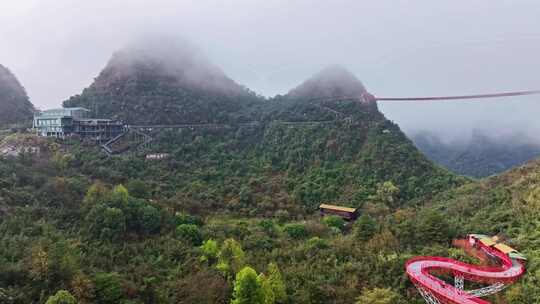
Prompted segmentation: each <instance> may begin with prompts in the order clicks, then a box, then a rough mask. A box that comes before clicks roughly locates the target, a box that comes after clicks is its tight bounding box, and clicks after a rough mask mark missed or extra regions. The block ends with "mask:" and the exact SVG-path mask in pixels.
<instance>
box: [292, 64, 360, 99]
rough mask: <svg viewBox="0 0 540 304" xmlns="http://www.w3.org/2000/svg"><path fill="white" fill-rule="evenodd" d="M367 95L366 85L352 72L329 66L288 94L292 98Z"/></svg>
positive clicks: (337, 66) (336, 66) (340, 67)
mask: <svg viewBox="0 0 540 304" xmlns="http://www.w3.org/2000/svg"><path fill="white" fill-rule="evenodd" d="M364 93H366V89H365V88H364V85H363V84H362V82H360V80H358V78H356V77H355V76H354V74H352V73H351V72H350V71H348V70H347V69H345V68H344V67H342V66H339V65H332V66H329V67H327V68H325V69H323V70H322V71H320V72H319V73H317V74H315V75H313V76H312V77H311V78H309V79H308V80H306V81H305V82H303V83H302V84H301V85H299V86H298V87H296V88H294V89H292V90H290V91H289V93H288V94H287V95H288V96H292V97H305V98H324V97H358V96H360V95H362V94H364Z"/></svg>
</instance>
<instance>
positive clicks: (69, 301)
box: [45, 290, 77, 304]
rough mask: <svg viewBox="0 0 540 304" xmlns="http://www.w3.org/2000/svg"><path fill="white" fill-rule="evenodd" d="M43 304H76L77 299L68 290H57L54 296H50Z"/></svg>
mask: <svg viewBox="0 0 540 304" xmlns="http://www.w3.org/2000/svg"><path fill="white" fill-rule="evenodd" d="M45 304H77V300H76V299H75V297H73V296H72V295H71V294H70V293H69V291H66V290H59V291H58V292H57V293H56V294H55V295H54V296H50V297H49V299H48V300H47V302H45Z"/></svg>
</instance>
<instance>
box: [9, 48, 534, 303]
mask: <svg viewBox="0 0 540 304" xmlns="http://www.w3.org/2000/svg"><path fill="white" fill-rule="evenodd" d="M159 58H161V57H159ZM114 60H115V59H113V61H114ZM138 60H139V59H138ZM179 60H180V61H181V59H179ZM137 62H138V63H137V64H136V65H132V64H131V61H130V63H129V64H128V65H127V66H128V67H129V68H127V69H126V70H122V73H119V74H116V73H117V72H116V71H115V69H109V70H107V69H108V68H109V67H110V66H111V64H109V66H108V68H106V69H105V71H104V72H103V73H101V76H100V77H102V76H103V75H107V78H108V79H113V80H114V81H113V82H111V83H108V82H106V85H103V86H101V85H98V83H100V81H98V80H96V82H95V83H94V84H93V85H92V86H91V87H90V88H88V89H86V90H85V92H83V93H82V94H81V95H80V96H77V97H74V98H72V99H71V100H69V101H66V105H70V106H86V107H88V108H90V109H92V110H94V111H97V112H98V113H105V114H103V115H107V116H109V115H110V116H114V117H116V118H122V119H126V120H127V121H130V122H132V123H151V124H155V123H159V124H173V123H174V124H177V123H188V122H189V123H198V124H206V123H211V126H210V127H209V128H205V127H196V128H182V129H170V130H167V129H159V130H158V129H152V130H148V131H147V134H148V136H152V137H153V138H154V141H153V142H152V145H150V146H147V147H140V148H139V149H132V150H129V151H128V152H127V153H124V154H120V155H113V156H111V157H108V156H107V155H106V154H104V153H102V152H101V151H100V150H99V149H98V148H97V147H92V146H87V145H83V144H81V143H79V142H77V141H75V140H73V141H69V140H68V141H63V142H55V141H53V140H46V139H36V138H35V137H33V136H31V135H21V134H11V135H0V136H3V138H0V141H1V142H0V145H11V146H17V147H18V146H21V145H25V144H26V145H32V146H36V145H37V146H39V153H26V152H22V153H21V154H20V155H19V156H17V157H1V156H0V242H1V243H0V303H47V304H55V303H234V304H244V303H252V304H259V303H260V304H263V303H265V304H271V303H295V304H296V303H362V304H363V303H382V304H390V303H392V304H394V303H396V304H405V303H416V304H419V303H422V301H423V300H422V299H421V297H420V296H419V295H418V293H417V292H416V289H415V288H414V286H412V284H411V283H410V282H409V280H408V279H407V278H406V276H405V274H404V263H405V261H406V260H407V259H408V258H410V257H412V256H416V255H438V256H452V257H456V258H465V254H464V253H463V252H462V251H459V250H457V249H450V248H451V245H450V244H451V241H452V239H453V238H456V237H459V236H463V235H465V234H466V233H471V232H477V233H488V234H496V233H503V234H505V235H507V236H509V237H513V238H517V239H516V242H517V243H516V245H518V246H516V247H518V248H519V249H523V250H524V251H525V252H526V253H527V254H530V255H531V261H530V264H531V267H530V269H532V270H533V271H535V269H536V267H537V266H536V261H535V259H534V256H535V251H534V250H535V249H534V248H535V247H534V245H535V243H534V242H535V241H534V238H532V237H529V236H528V234H527V233H531V235H532V236H534V231H536V230H534V229H536V228H535V227H536V226H530V227H529V226H528V225H529V224H528V223H530V221H529V220H528V218H525V217H524V216H528V214H533V213H531V212H532V211H531V210H535V209H534V208H536V207H535V206H536V205H537V203H530V204H529V203H526V204H525V203H522V200H521V198H522V197H523V198H527V199H528V198H529V197H530V201H531V202H536V201H537V199H538V196H537V195H536V194H534V193H536V192H532V189H533V188H532V187H533V186H532V185H535V184H538V182H537V181H536V180H535V179H534V178H532V176H536V174H537V173H536V172H539V170H538V169H537V168H536V167H535V166H531V167H530V168H528V169H524V170H525V171H523V174H522V175H520V176H529V175H530V176H531V177H530V178H528V179H527V182H524V183H522V179H519V178H517V176H516V174H515V173H510V174H509V175H508V176H507V177H504V176H503V177H500V178H498V179H492V180H488V181H483V182H473V181H470V180H468V179H465V178H462V177H458V176H456V175H454V174H451V173H449V172H448V171H446V170H444V169H442V168H439V167H437V166H436V165H434V164H433V163H431V162H430V161H429V160H428V159H427V158H425V157H424V156H423V155H422V154H421V153H420V152H419V151H418V150H417V149H416V148H415V146H414V145H413V143H412V142H411V141H410V140H409V139H407V137H406V136H405V135H404V134H403V133H402V132H401V130H400V129H399V127H398V126H397V125H396V124H394V123H392V122H390V121H388V120H387V119H386V118H385V117H384V116H383V114H381V113H380V111H379V110H378V108H377V104H376V103H372V102H359V101H357V100H347V99H342V100H336V99H331V100H330V99H324V98H321V97H333V96H336V94H339V95H340V94H343V95H342V96H344V95H349V94H354V95H361V94H363V93H364V92H365V88H364V87H363V85H362V84H361V83H360V81H358V79H356V77H354V76H353V75H352V74H350V73H349V72H347V71H346V70H344V69H342V68H339V67H331V68H329V69H326V70H324V71H322V72H321V73H319V74H317V75H315V76H313V77H312V78H310V79H308V80H307V81H306V82H305V83H303V84H301V85H300V86H299V87H297V88H295V89H293V90H291V91H290V93H288V94H286V95H284V96H277V97H275V98H272V99H268V100H265V99H262V98H259V97H257V96H256V95H255V94H252V93H250V92H249V91H248V90H246V89H241V87H238V86H237V85H236V84H234V83H231V82H228V81H225V82H222V81H221V80H223V79H227V78H223V77H226V76H223V77H220V78H219V79H221V80H219V81H217V82H219V83H220V85H211V88H210V89H208V88H203V87H197V86H196V85H195V84H193V83H190V82H183V81H181V80H179V79H177V78H176V76H174V77H172V78H168V77H164V76H163V77H162V76H157V77H153V76H149V75H152V74H157V75H163V73H162V72H163V66H162V67H159V68H155V66H154V62H155V58H154V59H151V60H149V61H147V60H142V61H140V62H139V61H137ZM189 62H191V60H189ZM147 64H148V65H147ZM140 69H142V70H143V71H144V72H140V71H141V70H140ZM148 69H149V70H151V71H152V72H151V73H149V74H146V71H147V70H148ZM109 73H110V74H109ZM141 73H142V74H141ZM175 73H176V72H175ZM140 75H144V76H140ZM175 75H176V74H175ZM139 76H140V77H139ZM98 78H99V77H98ZM203 78H206V76H204V77H203ZM115 81H117V82H115ZM224 83H225V84H226V87H225V88H223V87H221V84H224ZM218 87H219V89H218ZM230 87H233V89H232V90H231V89H230ZM117 88H118V90H117ZM158 88H160V89H158ZM161 88H165V89H163V90H162V89H161ZM234 88H239V89H238V90H237V89H234ZM169 89H170V90H169ZM120 92H121V93H120ZM167 92H168V93H167ZM179 92H189V94H187V93H186V94H187V95H176V94H177V93H178V94H180V93H179ZM201 92H202V93H201ZM167 94H170V95H167ZM166 96H168V97H166ZM179 96H185V98H183V97H179ZM209 96H212V97H211V98H210V97H209ZM235 96H236V97H235ZM121 97H125V98H123V99H122V98H121ZM237 97H238V98H237ZM162 106H163V107H167V106H170V108H167V109H168V111H162V108H161V107H162ZM189 119H191V121H187V120H189ZM244 122H249V123H244ZM22 151H24V150H22ZM34 152H35V150H34ZM150 153H166V155H168V158H165V159H161V160H146V159H145V156H146V155H148V154H150ZM505 180H506V182H504V181H505ZM511 181H514V182H511ZM527 187H529V188H527ZM320 203H333V204H339V205H344V206H350V207H356V208H359V210H360V214H361V216H360V218H359V219H358V221H356V222H355V223H349V224H347V223H345V222H344V221H343V220H342V219H341V218H338V217H332V216H330V217H325V218H323V219H322V218H320V216H319V215H318V211H317V207H318V205H319V204H320ZM510 204H521V205H520V206H521V207H523V209H516V210H520V211H519V212H520V213H515V212H517V211H514V210H511V209H510V208H508V206H510ZM524 208H529V209H524ZM490 210H493V211H494V212H493V213H491V212H489V211H490ZM473 220H474V221H473ZM494 223H496V225H495V224H494ZM525 236H526V237H525ZM537 280H538V278H537V274H534V275H531V276H529V277H527V279H526V280H524V281H522V282H521V283H519V284H517V285H516V286H515V287H514V288H513V289H512V290H511V292H508V293H507V294H505V295H502V296H499V297H498V298H495V299H494V300H495V301H496V303H507V302H508V301H510V302H511V303H534V302H535V301H538V299H537V298H534V297H535V295H537V294H538V290H537V288H538V287H536V286H538V284H536V282H537ZM521 291H527V292H529V293H528V295H530V297H529V298H520V296H522V293H521ZM531 299H532V300H531Z"/></svg>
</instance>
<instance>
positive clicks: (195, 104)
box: [64, 37, 260, 124]
mask: <svg viewBox="0 0 540 304" xmlns="http://www.w3.org/2000/svg"><path fill="white" fill-rule="evenodd" d="M258 101H260V97H258V96H257V95H256V94H254V93H253V92H251V91H249V90H248V89H246V88H244V87H242V86H241V85H239V84H237V83H236V82H234V81H233V80H232V79H230V78H229V77H227V76H226V75H225V74H224V73H223V71H222V70H221V69H219V68H218V67H217V66H215V65H213V64H212V63H210V62H209V61H208V59H207V58H206V57H205V56H204V55H203V54H202V53H201V51H200V50H198V49H197V48H196V47H194V46H193V45H191V44H189V43H187V42H185V41H183V42H177V41H173V40H169V39H166V38H162V37H158V38H145V39H144V40H140V41H137V42H135V43H132V44H130V45H128V46H127V47H125V48H123V49H122V50H120V51H118V52H116V53H115V54H114V55H113V56H112V58H111V59H110V60H109V62H108V64H107V66H106V67H105V68H104V69H103V71H102V72H101V73H100V74H99V76H98V77H97V78H96V79H95V80H94V82H93V83H92V84H91V85H90V86H89V87H88V88H87V89H85V90H84V91H83V92H82V93H81V94H79V95H76V96H73V97H71V98H70V99H69V100H66V101H65V102H64V106H82V107H86V108H88V109H90V110H91V111H93V114H94V115H95V116H98V117H110V118H116V119H121V120H124V121H125V122H127V123H130V124H133V123H137V124H149V123H153V124H173V123H215V122H222V123H225V122H238V121H249V120H250V119H251V118H249V117H246V116H245V114H244V113H243V110H244V109H245V107H246V106H248V105H249V104H251V103H253V102H258Z"/></svg>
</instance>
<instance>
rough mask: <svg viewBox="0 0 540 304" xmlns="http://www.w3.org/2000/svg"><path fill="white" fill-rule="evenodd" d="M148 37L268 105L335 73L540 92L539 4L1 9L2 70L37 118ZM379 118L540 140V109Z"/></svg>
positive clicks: (415, 85) (407, 89) (392, 110)
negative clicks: (177, 43)
mask: <svg viewBox="0 0 540 304" xmlns="http://www.w3.org/2000/svg"><path fill="white" fill-rule="evenodd" d="M149 32H153V33H164V34H167V35H178V36H182V37H185V38H187V39H188V40H191V41H192V42H193V43H194V44H196V45H198V46H199V47H200V48H201V49H202V50H203V51H204V52H205V53H206V54H207V55H208V57H210V59H211V60H212V61H213V62H214V63H215V64H217V65H218V66H220V67H221V68H222V69H223V70H224V71H225V72H226V73H227V74H228V75H229V76H230V77H231V78H233V79H234V80H236V81H237V82H239V83H241V84H244V85H246V86H248V87H249V88H251V89H252V90H255V91H256V92H258V93H260V94H263V95H265V96H273V95H275V94H279V93H286V92H287V91H288V90H289V89H291V88H292V87H294V86H296V85H297V84H299V83H300V82H301V81H303V80H304V79H306V78H307V77H309V76H310V75H311V74H313V73H314V72H316V71H318V70H319V69H321V68H322V67H324V66H326V65H328V64H334V63H337V64H342V65H343V66H345V67H347V68H348V69H350V70H351V71H352V72H353V73H354V74H355V75H357V76H358V78H359V79H360V80H362V82H364V84H365V86H366V87H367V88H368V90H369V91H370V92H371V93H373V94H374V95H377V96H407V95H414V96H417V95H420V96H421V95H434V94H441V95H442V94H469V93H484V92H494V91H509V90H525V89H539V88H540V77H539V74H538V73H539V71H540V57H539V55H540V1H538V0H504V1H503V0H452V1H433V0H416V1H405V0H393V1H391V0H350V1H344V0H343V1H342V0H334V1H326V0H260V1H259V0H245V1H240V0H239V1H233V0H230V1H225V0H222V1H205V0H194V1H172V0H152V1H150V0H147V1H143V0H92V1H86V0H84V1H83V0H0V38H1V40H0V63H1V64H3V65H5V66H7V67H9V68H10V69H11V70H12V71H13V72H15V73H16V75H17V77H18V78H19V80H20V81H21V82H22V83H23V85H24V86H25V87H26V89H27V91H28V93H29V95H30V97H31V99H32V102H33V103H34V104H35V105H36V106H38V107H40V108H48V107H56V106H59V105H60V104H61V102H62V101H63V100H65V99H67V98H68V97H69V96H71V95H74V94H77V93H79V92H81V91H82V89H83V88H84V87H86V86H88V85H89V84H90V83H91V82H92V79H93V78H94V77H96V76H97V75H98V73H99V71H100V70H101V69H102V68H103V67H104V66H105V64H106V62H107V60H108V59H109V57H110V56H111V54H112V52H113V51H114V50H116V49H118V48H121V47H122V46H124V45H125V44H126V43H128V42H129V41H131V40H133V39H134V38H137V37H138V36H140V35H144V34H147V33H149ZM535 100H538V102H535ZM380 107H381V109H382V110H383V112H384V113H385V114H386V115H387V117H388V118H390V119H392V120H394V121H396V122H397V123H399V124H400V125H401V126H402V127H403V128H404V129H405V130H406V131H408V132H414V131H415V130H424V129H429V130H435V131H437V132H440V133H445V134H453V135H456V134H467V133H469V132H470V130H472V129H473V128H477V127H487V128H489V129H491V130H492V132H513V131H523V132H527V133H530V134H540V132H539V131H540V119H538V116H539V115H538V114H540V111H539V110H540V97H538V98H536V99H535V98H532V97H524V98H512V99H508V98H506V99H501V100H500V101H493V102H483V103H479V102H477V103H463V102H461V103H458V102H454V103H445V104H426V103H417V104H414V103H407V104H381V106H380Z"/></svg>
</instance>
